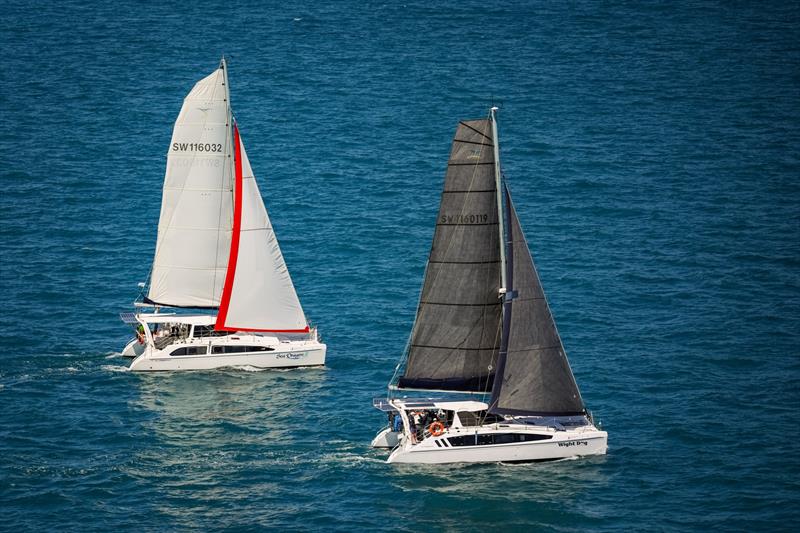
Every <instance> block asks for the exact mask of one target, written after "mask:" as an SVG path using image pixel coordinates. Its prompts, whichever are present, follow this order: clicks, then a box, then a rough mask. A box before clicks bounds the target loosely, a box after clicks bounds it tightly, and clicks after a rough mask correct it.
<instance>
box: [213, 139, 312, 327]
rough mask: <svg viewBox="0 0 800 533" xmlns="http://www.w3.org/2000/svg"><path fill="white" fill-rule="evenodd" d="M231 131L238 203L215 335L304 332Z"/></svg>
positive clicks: (283, 266) (256, 192)
mask: <svg viewBox="0 0 800 533" xmlns="http://www.w3.org/2000/svg"><path fill="white" fill-rule="evenodd" d="M234 131H235V132H234V137H235V139H236V140H237V141H238V143H239V150H237V152H236V159H237V160H238V161H240V163H237V168H236V171H235V172H236V187H241V197H240V198H239V197H237V198H236V200H235V202H236V203H239V202H240V205H239V206H237V207H235V208H234V231H235V232H236V233H235V237H234V239H233V244H232V246H231V258H230V262H229V264H230V266H229V268H230V271H229V273H228V278H227V280H226V282H225V291H224V293H223V296H222V304H221V306H220V312H219V316H218V317H217V324H216V329H227V330H251V331H276V332H287V333H302V332H307V331H308V323H307V322H306V318H305V315H304V314H303V308H302V307H301V306H300V300H299V299H298V298H297V292H296V291H295V290H294V285H293V284H292V278H291V276H289V269H288V268H286V263H285V262H284V260H283V254H282V253H281V249H280V246H278V239H277V238H276V236H275V232H274V231H273V229H272V224H271V223H270V221H269V215H268V214H267V209H266V207H264V202H263V201H262V200H261V193H260V192H259V190H258V184H257V183H256V179H255V177H254V176H253V170H252V168H251V167H250V160H249V159H248V158H247V153H246V152H245V149H244V143H243V142H242V141H241V139H240V138H239V134H238V131H236V130H234ZM239 164H241V167H239V166H238V165H239ZM237 217H239V220H238V221H237V220H236V218H237Z"/></svg>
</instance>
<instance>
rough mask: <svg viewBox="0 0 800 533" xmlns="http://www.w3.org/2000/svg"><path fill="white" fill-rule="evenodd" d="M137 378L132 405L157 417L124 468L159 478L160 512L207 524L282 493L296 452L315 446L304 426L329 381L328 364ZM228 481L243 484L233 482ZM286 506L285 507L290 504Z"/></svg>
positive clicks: (263, 519) (265, 516)
mask: <svg viewBox="0 0 800 533" xmlns="http://www.w3.org/2000/svg"><path fill="white" fill-rule="evenodd" d="M133 377H134V379H135V382H136V386H137V388H138V395H137V396H136V397H135V398H134V399H132V400H131V406H130V407H131V408H132V409H136V410H145V411H148V412H150V413H152V414H153V415H154V416H152V417H151V418H149V419H148V420H147V421H146V422H144V424H143V425H144V428H145V429H146V430H147V434H148V435H147V440H148V443H147V444H146V445H145V446H142V447H139V448H138V449H136V450H135V459H134V460H133V461H130V462H128V463H126V465H125V466H124V469H125V471H126V472H125V473H127V474H129V475H131V476H133V477H135V478H139V479H146V480H147V482H148V483H155V485H156V486H158V487H159V491H160V496H161V497H162V499H161V500H159V502H157V503H156V505H155V507H156V509H157V510H158V512H160V513H163V514H166V515H170V516H171V517H172V518H174V519H176V520H178V521H179V523H181V524H183V525H185V526H188V527H198V526H200V525H202V524H203V523H205V524H207V523H208V522H207V520H208V518H209V516H208V515H207V514H206V512H207V511H208V510H209V509H219V508H220V507H221V506H228V505H235V502H236V501H237V500H241V499H245V498H253V495H254V494H256V495H258V498H260V499H262V500H269V499H270V498H273V497H274V495H276V494H279V493H280V492H281V490H284V491H285V489H284V488H281V483H282V482H284V481H285V480H286V479H287V478H289V477H290V475H289V474H290V470H291V469H292V465H293V464H295V463H296V458H297V456H298V455H300V456H304V455H306V456H307V455H310V453H311V452H312V451H313V450H315V449H316V448H317V447H318V443H317V439H316V438H314V436H313V435H314V432H313V431H312V432H309V431H304V429H303V428H304V427H306V428H308V427H312V428H313V427H314V426H315V423H314V421H313V419H312V417H310V416H309V413H313V412H314V409H312V408H311V406H312V405H313V404H314V402H315V396H316V395H317V394H319V391H320V389H322V388H324V387H325V386H326V385H325V384H326V381H327V380H328V372H327V371H326V370H324V369H294V370H291V371H265V372H244V371H241V370H219V371H211V372H175V373H164V374H161V373H159V374H137V375H136V376H133ZM266 472H269V473H270V474H269V476H265V473H266ZM230 479H237V480H238V483H237V484H235V485H231V484H230V483H229V482H228V480H230ZM176 501H181V502H193V504H192V505H188V506H187V505H175V502H176ZM282 507H283V508H284V511H285V510H286V502H283V503H282ZM198 509H203V510H204V512H203V513H200V514H198V513H197V512H196V511H197V510H198ZM270 516H272V514H271V513H269V512H264V513H261V514H259V518H258V520H259V521H260V522H259V523H261V525H264V526H269V525H270V524H271V523H273V522H270V520H272V519H277V518H278V517H277V516H272V519H271V518H270ZM198 520H199V521H200V522H197V521H198Z"/></svg>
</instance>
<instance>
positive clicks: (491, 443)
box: [372, 399, 608, 464]
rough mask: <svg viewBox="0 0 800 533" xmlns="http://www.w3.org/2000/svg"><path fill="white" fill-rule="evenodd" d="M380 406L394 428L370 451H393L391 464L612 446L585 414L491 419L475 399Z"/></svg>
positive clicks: (554, 454) (551, 455)
mask: <svg viewBox="0 0 800 533" xmlns="http://www.w3.org/2000/svg"><path fill="white" fill-rule="evenodd" d="M379 403H380V404H382V405H380V406H379V405H377V404H376V407H379V408H380V409H381V410H384V411H388V412H389V413H390V424H389V427H386V428H385V429H383V430H382V431H380V432H379V433H378V434H377V435H376V436H375V438H374V439H373V440H372V447H374V448H392V452H391V454H390V455H389V458H388V459H387V462H389V463H427V464H441V463H481V462H509V463H514V462H532V461H552V460H556V459H566V458H570V457H581V456H586V455H603V454H605V453H606V450H607V448H608V434H607V433H606V432H605V431H601V430H599V429H597V428H596V427H595V426H594V424H592V423H591V421H590V420H589V419H588V418H587V417H586V416H583V415H579V416H568V417H527V418H524V419H515V418H513V417H511V418H509V417H501V416H497V415H492V414H490V413H488V411H487V408H488V405H487V404H485V403H483V402H476V401H458V402H454V401H440V400H427V401H426V400H422V401H420V400H411V399H409V400H399V399H396V400H390V401H389V402H388V404H386V403H385V402H379ZM420 418H421V420H422V422H420Z"/></svg>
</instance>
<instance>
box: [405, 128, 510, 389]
mask: <svg viewBox="0 0 800 533" xmlns="http://www.w3.org/2000/svg"><path fill="white" fill-rule="evenodd" d="M496 195H497V190H496V186H495V169H494V144H493V141H492V124H491V121H490V120H489V119H483V120H472V121H464V122H461V123H459V125H458V128H457V129H456V134H455V137H454V140H453V145H452V150H451V152H450V159H449V161H448V166H447V174H446V176H445V183H444V190H443V192H442V200H441V204H440V207H439V215H438V218H437V220H436V230H435V233H434V237H433V244H432V246H431V252H430V256H429V259H428V268H427V270H426V274H425V282H424V284H423V287H422V295H421V298H420V303H419V308H418V309H417V318H416V321H415V323H414V329H413V331H412V334H411V343H410V346H409V352H408V359H407V363H406V369H405V374H404V375H403V376H402V377H401V378H400V380H399V382H398V387H400V388H414V389H429V390H453V391H475V392H488V391H490V390H492V381H493V377H494V374H493V372H494V370H493V369H494V366H495V363H496V359H497V352H498V347H499V345H500V325H501V324H500V321H501V318H500V305H501V302H500V300H499V298H498V289H499V288H500V242H499V241H500V239H499V236H498V232H499V229H498V213H497V196H496Z"/></svg>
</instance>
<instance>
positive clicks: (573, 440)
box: [387, 426, 608, 464]
mask: <svg viewBox="0 0 800 533" xmlns="http://www.w3.org/2000/svg"><path fill="white" fill-rule="evenodd" d="M476 433H477V434H479V435H489V434H508V433H516V434H520V433H521V434H527V435H530V434H532V433H536V434H540V435H544V436H546V437H549V438H548V439H547V440H536V441H531V442H515V443H508V444H483V445H475V446H452V445H450V444H449V439H451V438H452V437H454V436H460V435H467V432H452V433H451V432H449V431H448V432H446V433H445V434H444V435H442V436H440V437H429V438H427V439H425V440H423V441H422V442H420V443H418V444H412V443H411V440H410V439H408V438H405V437H404V438H403V443H402V444H401V445H400V446H399V447H397V448H395V450H394V451H393V452H392V453H391V455H390V456H389V458H388V459H387V462H388V463H424V464H442V463H486V462H527V461H549V460H555V459H566V458H570V457H581V456H586V455H604V454H605V453H606V450H607V448H608V434H607V433H606V432H605V431H599V430H597V429H596V428H594V427H593V426H589V427H585V428H578V429H570V430H566V431H555V430H548V429H547V428H539V429H537V430H535V431H531V430H527V429H520V430H515V429H512V427H511V426H509V427H499V428H497V429H493V428H479V429H478V430H477V431H475V430H472V431H470V432H469V435H475V434H476ZM437 441H439V444H437Z"/></svg>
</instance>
